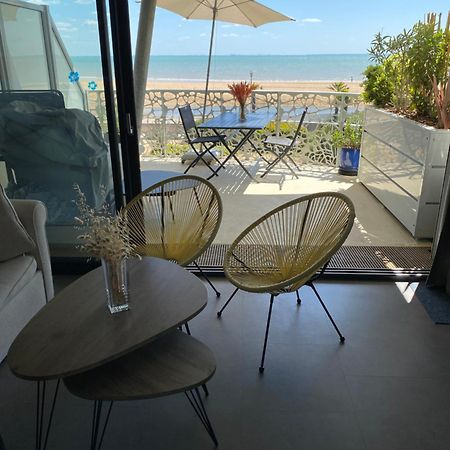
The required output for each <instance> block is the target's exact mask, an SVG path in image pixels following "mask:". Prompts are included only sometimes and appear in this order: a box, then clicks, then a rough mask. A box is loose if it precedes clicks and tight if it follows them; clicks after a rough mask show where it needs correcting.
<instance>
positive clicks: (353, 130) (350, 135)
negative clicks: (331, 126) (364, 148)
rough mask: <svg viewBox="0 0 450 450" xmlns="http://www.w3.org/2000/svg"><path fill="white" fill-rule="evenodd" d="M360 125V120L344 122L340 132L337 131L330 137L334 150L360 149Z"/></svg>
mask: <svg viewBox="0 0 450 450" xmlns="http://www.w3.org/2000/svg"><path fill="white" fill-rule="evenodd" d="M361 139H362V123H361V121H360V120H354V121H353V120H346V122H345V125H344V128H343V129H342V130H339V129H337V130H336V131H335V132H334V133H333V134H332V136H331V140H332V141H333V144H334V146H335V147H336V148H360V147H361Z"/></svg>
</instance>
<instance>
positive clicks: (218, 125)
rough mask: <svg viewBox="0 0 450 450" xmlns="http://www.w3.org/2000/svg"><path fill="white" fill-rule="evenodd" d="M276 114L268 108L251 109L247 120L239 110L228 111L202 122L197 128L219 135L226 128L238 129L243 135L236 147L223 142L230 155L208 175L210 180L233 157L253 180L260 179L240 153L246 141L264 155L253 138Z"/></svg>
mask: <svg viewBox="0 0 450 450" xmlns="http://www.w3.org/2000/svg"><path fill="white" fill-rule="evenodd" d="M275 114H276V113H275V112H272V111H270V110H267V109H265V110H258V111H251V112H248V113H247V114H246V117H245V120H242V119H241V118H240V114H239V112H238V111H227V112H224V113H222V114H220V115H218V116H217V117H214V118H212V119H210V120H207V121H206V122H204V123H202V124H200V125H199V126H198V127H197V128H199V129H203V130H212V131H213V132H214V133H215V134H216V135H218V136H219V135H220V134H221V132H222V131H225V130H234V131H238V132H239V133H240V135H241V136H242V137H241V139H240V141H239V142H238V143H237V144H236V145H235V146H234V147H231V146H230V145H229V144H228V143H227V142H226V141H225V142H224V143H223V145H224V146H225V148H226V149H227V150H228V152H229V155H228V156H227V157H226V158H225V159H224V161H223V162H222V163H221V164H220V166H219V167H218V168H217V169H216V171H215V173H213V174H212V175H210V176H209V177H208V180H209V179H211V178H212V177H213V176H215V175H216V174H217V173H218V172H219V171H220V170H221V169H223V168H224V167H225V165H226V164H227V162H228V161H229V160H230V159H231V158H233V159H234V160H235V161H236V162H237V163H238V164H239V166H240V167H241V168H242V170H243V171H244V172H245V173H246V174H247V175H248V176H249V177H250V178H251V179H252V180H254V181H258V180H256V179H255V177H254V176H253V175H252V174H251V173H250V172H249V170H248V169H247V168H246V167H245V166H244V164H242V162H241V161H240V160H239V156H238V153H239V150H240V149H241V148H242V147H243V146H244V145H245V144H246V143H249V144H250V145H251V146H252V147H253V149H254V150H255V151H256V152H257V153H258V155H260V156H262V155H261V153H260V150H259V149H258V148H257V147H256V145H255V144H254V143H253V142H252V140H251V139H252V137H253V135H254V134H255V132H256V131H258V130H262V129H263V128H265V127H266V126H267V124H268V123H269V122H270V121H271V120H273V118H274V117H275Z"/></svg>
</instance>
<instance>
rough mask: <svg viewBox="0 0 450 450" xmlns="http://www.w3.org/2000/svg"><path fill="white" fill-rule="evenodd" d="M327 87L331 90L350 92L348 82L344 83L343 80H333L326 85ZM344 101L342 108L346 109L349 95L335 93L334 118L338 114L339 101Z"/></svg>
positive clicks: (336, 117)
mask: <svg viewBox="0 0 450 450" xmlns="http://www.w3.org/2000/svg"><path fill="white" fill-rule="evenodd" d="M328 89H330V90H331V91H334V92H350V88H349V87H348V84H346V83H344V82H343V81H335V82H334V83H331V84H330V85H329V86H328ZM342 102H343V103H344V105H345V106H344V110H345V111H347V109H348V104H349V103H350V97H349V96H347V95H345V96H342V95H336V97H335V99H334V117H335V120H337V119H338V115H339V106H340V105H341V103H342Z"/></svg>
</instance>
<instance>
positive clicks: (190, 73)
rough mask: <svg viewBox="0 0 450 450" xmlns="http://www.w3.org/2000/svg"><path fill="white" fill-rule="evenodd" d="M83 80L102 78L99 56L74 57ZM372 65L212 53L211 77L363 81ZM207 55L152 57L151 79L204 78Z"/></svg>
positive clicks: (341, 58) (353, 58)
mask: <svg viewBox="0 0 450 450" xmlns="http://www.w3.org/2000/svg"><path fill="white" fill-rule="evenodd" d="M72 60H73V63H74V66H75V70H77V71H78V72H79V74H80V77H81V78H82V79H88V78H100V77H101V64H100V57H97V56H74V57H72ZM368 64H369V56H368V55H367V54H342V55H223V56H222V55H218V56H213V59H212V64H211V80H214V81H232V80H249V79H250V78H253V80H256V81H360V80H362V79H363V75H362V73H363V71H364V70H365V68H366V67H367V65H368ZM206 66H207V56H205V55H198V56H196V55H192V56H152V57H151V59H150V67H149V74H148V78H149V80H168V81H169V80H171V81H175V80H180V81H202V80H204V79H205V73H206Z"/></svg>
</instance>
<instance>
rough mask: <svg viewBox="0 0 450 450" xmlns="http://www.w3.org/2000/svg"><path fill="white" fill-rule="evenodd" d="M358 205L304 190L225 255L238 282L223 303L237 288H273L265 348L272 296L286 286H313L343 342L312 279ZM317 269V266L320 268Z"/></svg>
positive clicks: (251, 228) (266, 290)
mask: <svg viewBox="0 0 450 450" xmlns="http://www.w3.org/2000/svg"><path fill="white" fill-rule="evenodd" d="M354 219H355V209H354V206H353V204H352V202H351V201H350V199H349V198H348V197H346V196H345V195H343V194H339V193H334V192H324V193H320V194H313V195H306V196H304V197H301V198H299V199H296V200H293V201H290V202H288V203H285V204H284V205H281V206H279V207H278V208H276V209H274V210H272V211H271V212H269V213H268V214H266V215H265V216H263V217H261V218H260V219H259V220H257V221H256V222H255V223H253V224H252V225H250V226H249V227H248V228H247V229H246V230H244V231H243V232H242V233H241V234H240V235H239V236H238V237H237V239H236V240H235V241H234V242H233V243H232V244H231V247H230V249H229V250H228V252H227V253H226V255H225V259H224V271H225V275H226V276H227V278H228V279H229V281H230V282H231V283H232V284H234V285H235V286H236V289H235V290H234V292H233V293H232V294H231V296H230V297H229V299H228V300H227V302H226V303H225V304H224V306H223V307H222V309H221V310H220V311H219V312H218V313H217V316H218V317H221V315H222V312H223V311H224V309H225V308H226V307H227V305H228V304H229V303H230V301H231V299H232V298H233V297H234V295H235V294H236V292H237V291H238V290H239V289H242V290H244V291H247V292H258V293H268V294H270V306H269V314H268V317H267V324H266V333H265V337H264V346H263V353H262V358H261V365H260V367H259V371H260V372H261V373H262V372H263V371H264V359H265V354H266V347H267V338H268V335H269V326H270V318H271V315H272V306H273V301H274V298H275V297H276V296H278V295H279V294H282V293H285V292H294V291H295V292H296V294H297V303H298V304H300V303H301V300H300V297H299V294H298V289H299V288H300V287H302V286H304V285H307V286H309V287H311V288H312V290H313V291H314V293H315V295H316V296H317V298H318V300H319V302H320V304H321V305H322V307H323V309H324V310H325V312H326V314H327V316H328V318H329V319H330V321H331V323H332V324H333V326H334V328H335V330H336V331H337V333H338V335H339V338H340V340H341V342H344V340H345V338H344V336H343V335H342V334H341V332H340V331H339V328H338V327H337V325H336V323H335V322H334V320H333V318H332V317H331V314H330V313H329V311H328V309H327V308H326V306H325V304H324V303H323V301H322V299H321V298H320V296H319V293H318V292H317V289H316V288H315V286H314V284H313V281H314V280H316V279H317V278H318V277H319V276H320V275H321V274H322V273H323V272H324V270H325V268H326V266H327V264H328V263H329V261H330V259H331V257H332V256H333V255H334V254H335V253H336V251H337V250H338V249H339V248H340V247H341V245H342V244H343V243H344V241H345V239H346V238H347V236H348V234H349V233H350V230H351V228H352V226H353V222H354ZM318 271H319V272H318Z"/></svg>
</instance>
